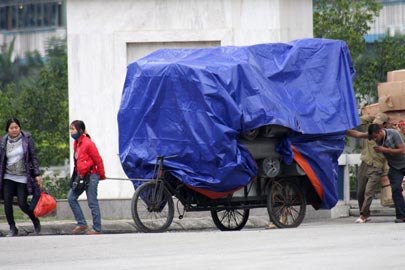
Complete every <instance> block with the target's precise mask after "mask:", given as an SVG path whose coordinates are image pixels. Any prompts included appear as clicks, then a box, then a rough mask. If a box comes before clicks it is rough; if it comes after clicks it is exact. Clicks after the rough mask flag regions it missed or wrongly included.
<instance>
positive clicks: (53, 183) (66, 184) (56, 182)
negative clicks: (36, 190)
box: [41, 176, 70, 199]
mask: <svg viewBox="0 0 405 270" xmlns="http://www.w3.org/2000/svg"><path fill="white" fill-rule="evenodd" d="M41 187H42V189H43V190H45V191H46V192H48V193H49V194H50V195H52V196H53V197H54V198H56V199H66V198H67V195H68V192H69V190H70V177H68V176H67V177H63V178H56V177H54V176H46V177H42V178H41Z"/></svg>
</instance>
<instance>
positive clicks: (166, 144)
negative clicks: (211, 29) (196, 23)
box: [118, 39, 359, 232]
mask: <svg viewBox="0 0 405 270" xmlns="http://www.w3.org/2000/svg"><path fill="white" fill-rule="evenodd" d="M353 76H354V69H353V67H352V61H351V58H350V53H349V51H348V48H347V46H346V44H345V43H344V42H343V41H338V40H327V39H302V40H296V41H293V42H291V43H287V44H283V43H274V44H271V43H269V44H258V45H251V46H241V47H236V46H228V47H226V46H225V47H215V48H199V49H198V48H197V49H161V50H157V51H155V52H153V53H151V54H149V55H147V56H145V57H144V58H141V59H139V60H137V61H135V62H133V63H131V64H130V65H129V66H128V70H127V75H126V79H125V83H124V90H123V93H122V99H121V105H120V110H119V112H118V126H119V129H118V130H119V148H120V149H119V152H120V160H121V164H122V167H123V169H124V171H125V173H126V175H127V176H128V178H130V179H137V180H134V181H133V183H134V187H135V193H134V195H133V198H132V204H131V210H132V216H133V218H134V221H135V223H136V225H137V227H138V228H139V229H140V230H141V231H143V232H163V231H165V230H167V229H168V228H169V226H170V224H171V223H172V221H173V218H174V213H175V207H176V208H177V212H178V213H179V218H180V219H181V218H182V217H183V215H184V212H186V211H188V212H191V211H210V212H211V216H212V219H213V221H214V223H215V225H216V226H217V227H218V228H219V229H220V230H240V229H242V228H243V227H244V226H245V225H246V222H247V221H248V218H249V212H250V209H254V208H267V210H268V214H269V219H270V221H271V222H273V223H274V224H275V225H276V226H277V227H279V228H289V227H296V226H298V225H300V224H301V222H302V221H303V219H304V217H305V213H306V207H307V205H312V206H313V207H314V208H315V209H330V208H332V207H333V206H335V204H336V203H337V200H338V198H337V188H336V186H337V185H336V183H337V179H338V170H339V168H338V158H339V156H340V154H341V153H342V151H343V149H344V146H345V132H346V130H348V129H351V128H354V127H356V126H357V125H358V124H359V118H358V114H357V106H356V99H355V95H354V91H353V86H352V79H353ZM140 179H142V180H140ZM180 209H181V210H180Z"/></svg>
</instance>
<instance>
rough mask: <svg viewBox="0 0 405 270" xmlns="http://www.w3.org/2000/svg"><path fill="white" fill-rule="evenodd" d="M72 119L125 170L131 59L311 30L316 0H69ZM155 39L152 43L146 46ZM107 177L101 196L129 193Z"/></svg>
mask: <svg viewBox="0 0 405 270" xmlns="http://www.w3.org/2000/svg"><path fill="white" fill-rule="evenodd" d="M67 37H68V56H69V58H68V66H69V67H68V71H69V111H70V115H69V116H70V120H75V119H81V120H83V121H84V122H85V123H86V125H87V129H88V131H89V133H90V134H91V136H92V138H93V140H94V141H95V143H96V145H97V146H98V148H99V151H100V153H101V155H102V157H103V159H104V163H105V167H106V174H107V176H109V177H125V175H124V173H123V171H122V168H121V164H120V161H119V157H118V127H117V112H118V109H119V105H120V98H121V92H122V87H123V83H124V79H125V74H126V66H127V63H129V62H131V61H132V60H133V58H137V57H141V56H143V55H146V54H147V53H149V52H150V51H152V50H155V49H157V48H160V47H165V46H168V45H167V44H176V46H183V45H184V46H194V45H195V44H197V46H217V45H219V44H220V45H249V44H256V43H267V42H280V41H281V42H288V41H291V40H294V39H298V38H307V37H312V0H139V1H137V0H115V1H107V0H86V1H82V0H67ZM149 45H150V46H149ZM132 195H133V187H132V184H131V183H130V182H125V181H124V182H120V181H111V180H110V181H103V182H101V184H100V187H99V197H100V198H128V197H131V196H132Z"/></svg>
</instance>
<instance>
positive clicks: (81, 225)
mask: <svg viewBox="0 0 405 270" xmlns="http://www.w3.org/2000/svg"><path fill="white" fill-rule="evenodd" d="M85 131H86V126H85V125H84V122H83V121H81V120H75V121H73V122H72V123H71V124H70V136H71V137H72V138H73V139H74V140H75V141H74V144H73V149H74V156H73V158H74V163H75V168H74V169H75V171H76V173H78V174H79V175H80V176H81V177H82V178H83V179H84V178H85V176H86V175H87V174H88V173H89V175H90V180H89V183H88V185H87V187H86V189H85V190H86V195H87V203H88V205H89V208H90V210H91V215H92V217H93V228H92V229H91V230H88V228H89V227H88V226H87V222H86V219H85V217H84V215H83V211H82V209H81V207H80V205H79V202H78V201H77V199H78V198H79V196H80V195H81V194H82V193H83V191H76V190H72V189H70V191H69V194H68V202H69V205H70V208H71V209H72V212H73V215H74V217H75V219H76V222H77V224H76V227H75V228H74V229H73V231H72V233H73V234H80V233H85V232H87V234H100V233H101V230H102V228H101V214H100V207H99V204H98V199H97V187H98V182H99V180H103V179H105V178H106V177H105V172H104V164H103V160H102V158H101V156H100V154H99V153H98V150H97V147H96V145H95V144H94V142H93V141H92V140H91V139H90V136H89V135H88V134H87V133H86V132H85Z"/></svg>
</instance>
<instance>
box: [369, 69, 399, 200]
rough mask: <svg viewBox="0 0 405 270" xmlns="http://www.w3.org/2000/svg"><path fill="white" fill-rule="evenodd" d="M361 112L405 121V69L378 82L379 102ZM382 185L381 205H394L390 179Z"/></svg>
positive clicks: (393, 72) (392, 121) (396, 71)
mask: <svg viewBox="0 0 405 270" xmlns="http://www.w3.org/2000/svg"><path fill="white" fill-rule="evenodd" d="M361 112H362V114H363V115H376V114H377V113H379V112H383V113H385V114H387V115H388V116H389V117H390V120H391V123H393V124H398V122H399V121H400V120H404V121H405V69H401V70H394V71H390V72H388V73H387V82H383V83H379V84H378V103H375V104H372V105H369V106H366V107H364V108H362V111H361ZM404 180H405V178H404ZM381 187H382V188H381V205H383V206H393V205H394V203H393V201H392V193H391V187H390V184H389V182H388V179H385V180H384V181H382V182H381ZM402 187H403V188H404V190H405V182H403V183H402ZM403 195H405V191H404V192H403ZM404 197H405V196H404Z"/></svg>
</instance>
